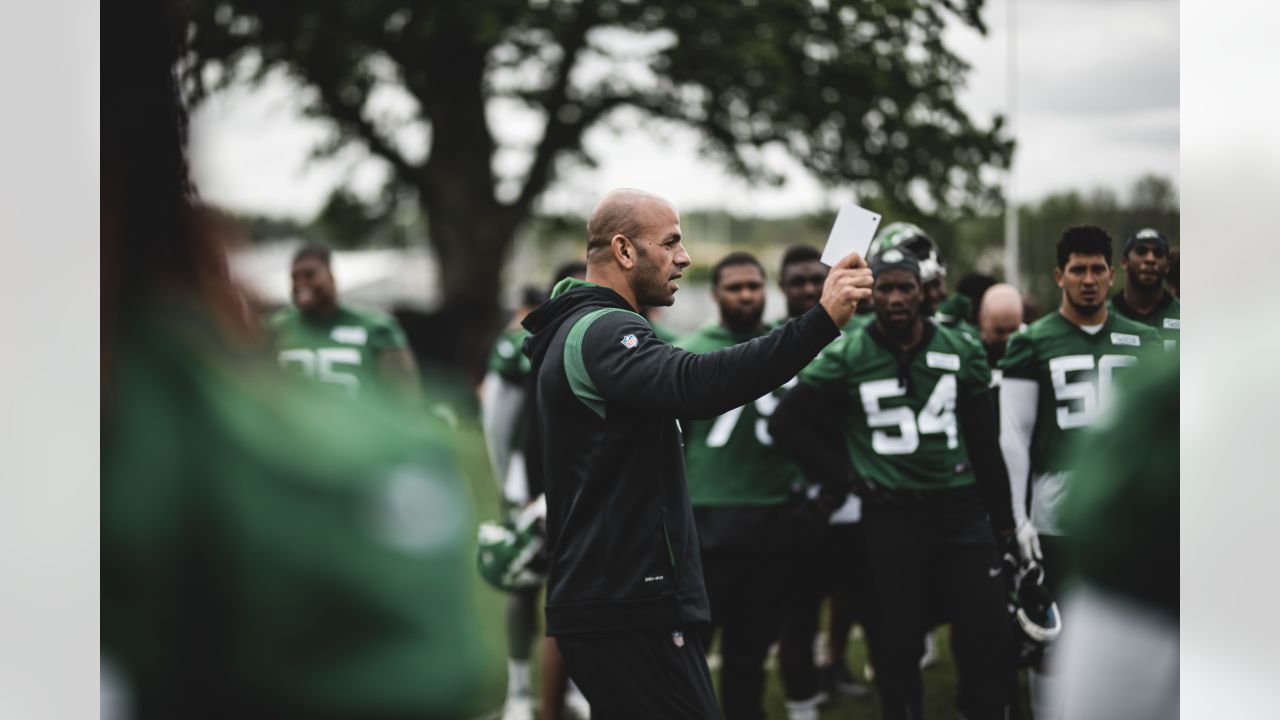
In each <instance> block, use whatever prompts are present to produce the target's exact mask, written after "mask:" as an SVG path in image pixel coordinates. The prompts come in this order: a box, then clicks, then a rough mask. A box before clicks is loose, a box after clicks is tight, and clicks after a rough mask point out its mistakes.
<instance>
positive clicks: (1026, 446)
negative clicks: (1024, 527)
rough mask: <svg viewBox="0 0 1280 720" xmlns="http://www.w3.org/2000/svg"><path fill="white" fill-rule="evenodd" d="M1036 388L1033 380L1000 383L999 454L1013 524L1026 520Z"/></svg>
mask: <svg viewBox="0 0 1280 720" xmlns="http://www.w3.org/2000/svg"><path fill="white" fill-rule="evenodd" d="M1039 397H1040V387H1039V385H1037V384H1036V382H1035V381H1034V380H1025V379H1021V378H1009V377H1006V378H1004V379H1003V380H1001V381H1000V452H1001V454H1002V455H1003V456H1004V464H1005V469H1006V471H1007V472H1008V475H1009V493H1010V497H1011V499H1012V501H1013V518H1014V522H1015V523H1016V524H1018V525H1021V524H1022V522H1023V521H1025V520H1026V519H1027V484H1028V483H1029V482H1030V476H1031V435H1032V432H1033V431H1034V430H1035V423H1036V403H1037V402H1038V401H1039Z"/></svg>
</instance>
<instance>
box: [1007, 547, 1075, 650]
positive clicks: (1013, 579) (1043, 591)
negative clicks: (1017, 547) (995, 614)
mask: <svg viewBox="0 0 1280 720" xmlns="http://www.w3.org/2000/svg"><path fill="white" fill-rule="evenodd" d="M1004 564H1005V579H1006V582H1007V583H1008V586H1009V597H1008V602H1007V608H1008V611H1009V619H1010V621H1011V622H1012V623H1013V632H1014V643H1015V650H1016V654H1017V659H1018V667H1039V666H1040V662H1041V660H1043V658H1044V654H1045V651H1046V650H1047V649H1048V648H1049V646H1050V645H1052V644H1053V642H1054V641H1055V640H1057V639H1058V636H1059V635H1060V634H1062V615H1061V614H1060V613H1059V612H1058V603H1057V601H1056V600H1055V599H1054V597H1053V593H1051V592H1049V586H1048V585H1047V584H1045V573H1044V566H1042V565H1041V564H1039V563H1037V562H1035V561H1030V562H1020V561H1019V560H1018V559H1017V555H1016V554H1008V553H1006V554H1005V556H1004Z"/></svg>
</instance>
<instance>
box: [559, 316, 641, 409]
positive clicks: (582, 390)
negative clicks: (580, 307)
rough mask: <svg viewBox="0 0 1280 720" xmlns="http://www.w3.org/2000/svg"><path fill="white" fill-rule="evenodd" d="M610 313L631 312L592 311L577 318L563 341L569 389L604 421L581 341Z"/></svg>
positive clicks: (597, 393)
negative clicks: (595, 324)
mask: <svg viewBox="0 0 1280 720" xmlns="http://www.w3.org/2000/svg"><path fill="white" fill-rule="evenodd" d="M611 312H631V311H630V310H624V309H623V308H615V307H610V308H600V309H599V310H593V311H592V312H589V313H587V314H586V315H583V316H582V317H581V318H578V321H577V322H576V323H574V325H573V328H572V329H570V330H569V337H567V338H565V341H564V371H565V374H566V375H567V376H568V377H569V387H570V388H571V389H572V390H573V394H574V395H576V396H577V397H578V399H579V400H581V401H582V404H583V405H586V406H587V407H588V408H591V411H592V412H594V413H595V414H596V415H598V416H600V419H601V420H603V419H604V404H605V403H604V397H603V396H602V395H601V394H600V391H599V390H597V389H596V384H595V383H594V382H592V381H591V376H590V375H588V374H587V364H586V361H585V360H583V357H582V339H583V338H585V337H586V336H587V330H590V329H591V325H592V323H594V322H595V321H596V320H599V319H600V318H601V317H603V316H605V315H607V314H608V313H611ZM631 314H632V315H635V316H636V317H638V318H640V319H641V320H644V317H643V316H642V315H640V314H639V313H634V312H631Z"/></svg>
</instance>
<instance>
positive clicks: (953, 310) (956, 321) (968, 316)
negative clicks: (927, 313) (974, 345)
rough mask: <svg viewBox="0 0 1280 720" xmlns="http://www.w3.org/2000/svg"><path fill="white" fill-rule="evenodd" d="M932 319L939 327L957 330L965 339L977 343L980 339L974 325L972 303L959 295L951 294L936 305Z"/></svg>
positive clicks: (976, 327)
mask: <svg viewBox="0 0 1280 720" xmlns="http://www.w3.org/2000/svg"><path fill="white" fill-rule="evenodd" d="M933 319H934V321H935V322H937V323H938V324H939V325H941V326H943V327H947V328H951V329H952V330H958V331H960V333H961V334H963V335H964V336H965V337H967V338H969V339H970V340H973V341H974V342H978V341H979V340H978V339H979V338H980V337H981V336H980V335H979V332H978V326H977V325H974V324H973V323H974V320H975V318H974V317H973V303H972V302H971V301H970V300H969V298H967V297H965V296H964V295H961V294H960V293H952V294H951V295H949V296H947V298H946V299H945V300H943V301H942V302H941V303H940V304H939V305H938V311H937V312H935V313H934V314H933Z"/></svg>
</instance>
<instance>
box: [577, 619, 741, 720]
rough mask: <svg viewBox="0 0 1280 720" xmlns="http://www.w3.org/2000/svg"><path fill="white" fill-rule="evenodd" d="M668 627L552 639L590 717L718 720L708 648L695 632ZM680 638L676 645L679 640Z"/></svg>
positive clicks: (614, 719)
mask: <svg viewBox="0 0 1280 720" xmlns="http://www.w3.org/2000/svg"><path fill="white" fill-rule="evenodd" d="M675 632H676V630H674V629H671V628H665V629H651V630H637V631H633V632H629V633H619V634H614V635H561V636H559V637H557V638H556V641H557V644H559V646H560V654H561V655H563V656H564V664H565V668H566V669H567V670H568V671H569V677H571V678H573V681H574V682H575V683H577V684H578V689H580V690H582V694H583V695H585V696H586V698H587V701H588V702H589V703H591V718H592V720H654V719H656V718H664V719H665V718H670V719H671V720H718V719H719V718H720V709H719V708H718V707H717V706H716V696H715V689H714V688H713V687H712V685H711V673H710V671H708V670H707V658H706V650H705V648H704V647H703V645H702V639H701V637H700V636H699V633H697V632H688V631H687V630H684V631H681V632H682V634H681V635H680V637H679V640H678V641H677V639H676V637H674V635H673V634H674V633H675ZM677 642H678V644H677Z"/></svg>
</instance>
